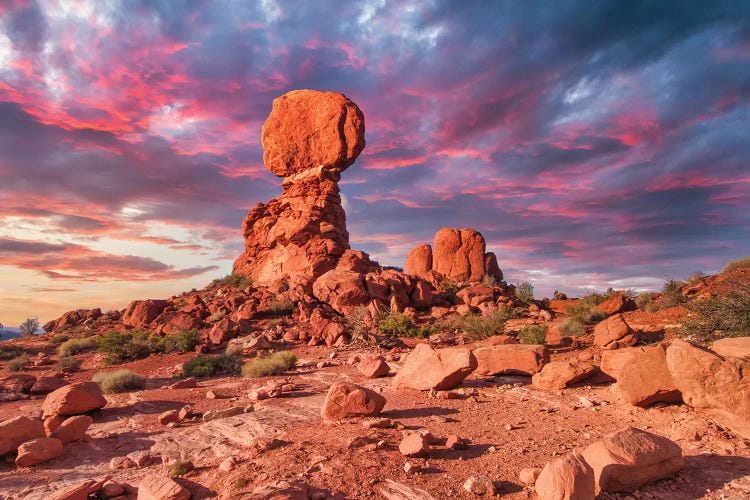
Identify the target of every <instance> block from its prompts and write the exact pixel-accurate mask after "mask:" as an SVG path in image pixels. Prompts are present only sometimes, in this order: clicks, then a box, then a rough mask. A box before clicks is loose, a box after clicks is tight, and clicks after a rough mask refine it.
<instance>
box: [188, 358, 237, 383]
mask: <svg viewBox="0 0 750 500" xmlns="http://www.w3.org/2000/svg"><path fill="white" fill-rule="evenodd" d="M241 366H242V356H240V355H239V354H237V353H231V354H229V353H228V354H219V355H218V356H206V355H204V354H199V355H198V356H196V357H194V358H193V359H191V360H190V361H186V362H185V363H183V365H182V374H183V376H185V377H211V376H213V375H229V374H236V373H239V371H240V367H241Z"/></svg>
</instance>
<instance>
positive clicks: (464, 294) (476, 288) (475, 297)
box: [456, 285, 495, 309]
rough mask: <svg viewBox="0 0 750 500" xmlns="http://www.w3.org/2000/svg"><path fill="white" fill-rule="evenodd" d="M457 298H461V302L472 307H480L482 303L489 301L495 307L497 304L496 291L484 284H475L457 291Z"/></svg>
mask: <svg viewBox="0 0 750 500" xmlns="http://www.w3.org/2000/svg"><path fill="white" fill-rule="evenodd" d="M456 298H457V299H458V300H459V304H466V305H469V306H471V307H478V306H479V305H480V304H485V303H489V304H492V306H493V309H494V305H495V291H494V290H493V289H492V288H490V287H488V286H484V285H473V286H467V287H466V288H462V289H461V290H459V291H458V292H456Z"/></svg>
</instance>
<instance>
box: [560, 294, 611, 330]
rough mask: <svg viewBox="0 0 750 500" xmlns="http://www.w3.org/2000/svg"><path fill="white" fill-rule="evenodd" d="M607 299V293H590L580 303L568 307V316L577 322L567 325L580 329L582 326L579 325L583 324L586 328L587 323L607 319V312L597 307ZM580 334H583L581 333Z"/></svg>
mask: <svg viewBox="0 0 750 500" xmlns="http://www.w3.org/2000/svg"><path fill="white" fill-rule="evenodd" d="M605 300H607V295H606V294H601V293H590V294H588V295H586V296H584V297H583V298H581V300H580V301H579V302H578V303H576V304H574V305H572V306H570V307H568V309H567V310H566V311H565V314H566V315H567V316H568V319H575V323H573V322H571V323H570V324H568V325H567V327H569V328H573V329H574V330H575V331H579V330H580V328H579V326H578V325H583V326H584V330H585V326H586V325H590V324H593V323H598V322H599V321H601V320H603V319H605V318H606V317H607V313H605V312H604V311H602V310H601V309H599V308H598V307H597V306H598V305H599V304H601V303H602V302H604V301H605ZM578 335H581V334H580V333H579V334H578Z"/></svg>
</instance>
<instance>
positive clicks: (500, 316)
mask: <svg viewBox="0 0 750 500" xmlns="http://www.w3.org/2000/svg"><path fill="white" fill-rule="evenodd" d="M507 321H508V313H507V311H506V310H505V309H503V310H498V311H492V312H490V313H489V314H487V315H485V316H482V315H481V314H467V315H466V316H465V317H464V318H463V319H462V320H461V330H463V332H464V333H466V335H468V336H469V338H470V339H472V340H482V339H486V338H488V337H491V336H493V335H500V334H502V333H503V331H504V330H505V323H506V322H507Z"/></svg>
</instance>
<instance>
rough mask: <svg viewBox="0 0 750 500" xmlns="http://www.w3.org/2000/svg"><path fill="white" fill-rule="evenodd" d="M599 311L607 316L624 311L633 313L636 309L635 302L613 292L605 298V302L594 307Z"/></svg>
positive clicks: (619, 293) (620, 293)
mask: <svg viewBox="0 0 750 500" xmlns="http://www.w3.org/2000/svg"><path fill="white" fill-rule="evenodd" d="M596 307H597V309H601V310H602V311H604V313H605V314H606V315H607V316H611V315H613V314H616V313H622V312H625V311H634V310H635V309H636V306H635V301H633V299H631V298H630V297H626V296H625V295H623V294H622V292H614V293H612V294H610V295H609V297H607V300H605V301H604V302H602V303H601V304H599V305H598V306H596Z"/></svg>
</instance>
